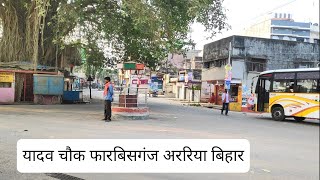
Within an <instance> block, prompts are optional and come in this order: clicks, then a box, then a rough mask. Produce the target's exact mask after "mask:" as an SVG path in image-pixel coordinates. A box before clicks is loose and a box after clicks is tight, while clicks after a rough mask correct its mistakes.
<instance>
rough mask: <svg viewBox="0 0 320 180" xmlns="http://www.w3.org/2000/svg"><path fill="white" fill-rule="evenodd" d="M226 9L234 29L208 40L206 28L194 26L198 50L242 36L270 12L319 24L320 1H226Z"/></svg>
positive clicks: (299, 20)
mask: <svg viewBox="0 0 320 180" xmlns="http://www.w3.org/2000/svg"><path fill="white" fill-rule="evenodd" d="M224 7H225V8H226V9H227V12H226V15H227V18H228V20H227V23H228V24H229V25H231V27H232V29H231V30H229V31H227V32H225V31H224V32H222V33H221V34H218V35H217V36H216V37H214V38H212V39H208V40H207V39H206V33H205V32H204V27H202V26H201V25H200V24H193V25H192V33H191V38H192V39H193V40H194V41H195V43H197V45H196V49H200V50H202V49H203V46H204V45H205V44H207V43H210V42H213V41H216V40H219V39H222V38H225V37H228V36H232V35H240V33H241V31H242V30H243V29H244V28H245V27H248V26H249V25H250V24H252V23H254V22H257V21H259V19H261V18H263V17H264V16H266V15H268V13H270V12H273V13H287V14H288V13H289V14H292V17H293V19H294V21H296V22H312V23H319V0H224Z"/></svg>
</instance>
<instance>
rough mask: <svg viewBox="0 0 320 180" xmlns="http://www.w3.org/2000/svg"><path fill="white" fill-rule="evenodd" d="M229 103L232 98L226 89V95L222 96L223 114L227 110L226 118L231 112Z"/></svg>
mask: <svg viewBox="0 0 320 180" xmlns="http://www.w3.org/2000/svg"><path fill="white" fill-rule="evenodd" d="M229 102H230V96H229V93H228V90H227V89H225V91H224V93H223V94H222V103H223V104H222V109H221V114H223V111H224V110H226V114H225V115H226V116H227V115H228V111H229Z"/></svg>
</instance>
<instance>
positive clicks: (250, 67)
mask: <svg viewBox="0 0 320 180" xmlns="http://www.w3.org/2000/svg"><path fill="white" fill-rule="evenodd" d="M246 65H247V71H254V72H263V71H265V70H266V66H267V63H266V60H265V59H251V60H249V61H248V62H247V63H246Z"/></svg>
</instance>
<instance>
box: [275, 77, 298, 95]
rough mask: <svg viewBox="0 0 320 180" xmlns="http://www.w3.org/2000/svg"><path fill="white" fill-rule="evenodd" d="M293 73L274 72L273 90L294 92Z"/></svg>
mask: <svg viewBox="0 0 320 180" xmlns="http://www.w3.org/2000/svg"><path fill="white" fill-rule="evenodd" d="M294 79H295V73H275V74H274V81H273V86H272V89H273V92H287V93H290V92H294Z"/></svg>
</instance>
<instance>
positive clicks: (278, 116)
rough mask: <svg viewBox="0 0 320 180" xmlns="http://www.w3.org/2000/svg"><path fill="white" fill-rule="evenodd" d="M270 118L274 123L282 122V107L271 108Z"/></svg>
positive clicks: (283, 117)
mask: <svg viewBox="0 0 320 180" xmlns="http://www.w3.org/2000/svg"><path fill="white" fill-rule="evenodd" d="M272 118H273V119H274V120H276V121H283V120H284V119H285V118H286V117H285V116H284V110H283V108H282V107H274V108H272Z"/></svg>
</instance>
